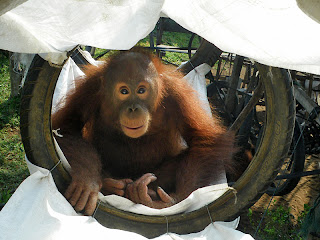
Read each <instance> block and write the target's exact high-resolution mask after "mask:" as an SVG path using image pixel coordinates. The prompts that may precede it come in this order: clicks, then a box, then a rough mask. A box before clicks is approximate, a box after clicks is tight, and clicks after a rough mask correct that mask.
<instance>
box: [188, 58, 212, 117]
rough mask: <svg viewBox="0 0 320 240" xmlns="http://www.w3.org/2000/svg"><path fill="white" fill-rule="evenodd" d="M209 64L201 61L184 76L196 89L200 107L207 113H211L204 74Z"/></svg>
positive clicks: (208, 68)
mask: <svg viewBox="0 0 320 240" xmlns="http://www.w3.org/2000/svg"><path fill="white" fill-rule="evenodd" d="M210 69H211V67H210V65H208V64H206V63H203V64H201V65H199V66H197V67H196V68H195V69H194V70H192V71H190V72H189V73H188V74H187V75H186V76H184V78H185V79H186V80H187V81H188V83H189V84H190V85H191V86H192V87H193V88H194V89H195V90H196V91H197V93H198V96H199V99H200V101H201V103H202V107H203V108H204V110H206V112H207V113H208V114H212V113H211V108H210V104H209V101H208V98H207V83H206V74H207V73H208V72H209V71H210Z"/></svg>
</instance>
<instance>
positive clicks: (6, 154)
mask: <svg viewBox="0 0 320 240" xmlns="http://www.w3.org/2000/svg"><path fill="white" fill-rule="evenodd" d="M0 90H1V91H0V203H5V202H7V201H8V199H9V198H10V196H11V193H12V192H14V190H15V189H16V188H17V187H18V185H19V184H20V183H21V182H22V181H23V180H24V179H25V178H26V177H27V176H28V170H27V167H26V163H25V161H24V153H23V146H22V143H21V138H20V130H19V121H20V120H19V103H20V97H19V96H18V97H14V98H10V75H9V59H8V57H7V56H5V55H4V54H2V53H0Z"/></svg>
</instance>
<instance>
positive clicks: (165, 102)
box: [52, 50, 234, 215]
mask: <svg viewBox="0 0 320 240" xmlns="http://www.w3.org/2000/svg"><path fill="white" fill-rule="evenodd" d="M85 74H86V76H85V77H83V78H82V79H80V81H81V83H80V84H79V86H78V87H77V88H76V90H75V91H74V92H73V93H71V94H70V95H68V97H67V100H66V104H65V106H64V107H62V108H61V109H60V110H59V111H58V112H57V113H55V114H54V115H53V118H52V125H53V129H58V128H60V129H61V130H60V133H61V134H62V135H63V137H62V138H57V141H58V143H59V145H60V146H61V148H62V150H63V152H64V154H65V156H66V157H67V159H68V161H69V163H70V165H71V167H72V171H71V177H72V181H71V183H70V185H69V187H68V189H67V191H66V193H65V197H66V198H67V199H68V200H69V202H70V203H71V204H72V205H73V206H74V207H75V209H76V210H77V211H81V210H83V209H85V213H86V214H87V215H91V214H92V213H93V212H94V210H95V207H96V202H97V198H98V192H99V191H101V192H102V193H104V194H117V195H120V196H124V197H127V198H128V199H130V200H132V201H133V202H135V203H141V204H144V205H146V206H149V207H153V208H164V207H169V206H172V205H173V204H175V203H177V202H179V201H181V200H183V199H184V198H186V197H187V196H188V195H189V194H190V193H191V192H192V191H194V190H196V189H197V188H199V187H204V186H208V185H210V184H211V183H212V182H213V181H214V180H215V179H216V178H217V177H218V176H217V174H218V173H220V172H221V171H223V170H224V169H225V167H228V166H230V165H231V164H230V163H231V159H232V155H233V154H234V140H233V139H234V136H233V135H232V134H230V133H229V132H227V131H226V129H225V128H224V127H223V126H222V125H221V124H220V122H219V120H218V119H217V118H216V117H215V116H210V115H209V114H208V113H206V112H205V110H203V108H202V106H201V104H200V102H199V100H198V97H197V95H196V93H195V92H194V90H193V89H192V87H190V86H189V85H188V84H187V83H186V81H185V80H184V79H183V78H182V75H181V74H180V73H179V72H177V71H176V70H175V69H173V68H172V67H170V66H167V65H164V64H162V63H161V61H160V60H159V59H158V58H157V57H155V56H153V55H152V54H151V53H148V52H144V51H142V50H131V51H125V52H120V53H118V54H115V55H113V56H112V57H110V59H109V60H108V61H107V62H106V63H104V64H102V65H100V66H98V67H95V66H92V67H90V68H88V69H87V71H86V72H85Z"/></svg>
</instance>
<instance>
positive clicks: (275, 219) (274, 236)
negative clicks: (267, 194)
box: [246, 201, 310, 240]
mask: <svg viewBox="0 0 320 240" xmlns="http://www.w3.org/2000/svg"><path fill="white" fill-rule="evenodd" d="M273 204H275V201H274V202H273ZM309 210H310V207H309V206H308V205H307V204H305V205H304V210H303V211H302V212H301V213H300V215H299V216H298V218H297V219H294V216H293V215H292V214H291V213H290V212H291V209H290V208H289V207H285V206H282V205H280V206H276V207H274V206H273V207H272V209H268V210H266V215H265V217H264V219H263V221H262V224H261V226H260V228H259V230H258V233H257V236H256V239H258V240H260V239H261V240H288V239H290V240H302V238H301V236H300V234H299V232H300V228H301V224H302V222H303V219H304V218H305V216H306V215H307V213H308V211H309ZM247 215H248V218H249V222H250V225H251V226H249V228H250V229H246V230H247V231H248V232H253V233H254V232H255V231H256V229H257V228H258V226H259V223H260V221H261V219H262V214H259V215H258V216H257V214H255V213H254V212H253V211H252V209H251V208H250V209H249V210H248V214H247ZM252 235H253V234H252Z"/></svg>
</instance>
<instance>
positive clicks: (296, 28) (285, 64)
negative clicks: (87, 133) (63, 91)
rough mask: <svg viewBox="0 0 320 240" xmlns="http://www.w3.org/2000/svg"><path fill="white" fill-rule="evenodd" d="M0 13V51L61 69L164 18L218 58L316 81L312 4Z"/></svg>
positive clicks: (163, 0) (31, 1) (33, 5)
mask: <svg viewBox="0 0 320 240" xmlns="http://www.w3.org/2000/svg"><path fill="white" fill-rule="evenodd" d="M19 3H22V4H20V5H18V4H19ZM16 5H18V6H17V7H15V6H16ZM0 6H2V11H1V12H2V13H3V14H2V15H1V16H0V26H1V27H0V49H6V50H10V51H14V52H23V53H50V54H48V55H47V56H46V59H48V60H50V61H51V62H56V63H57V62H60V63H61V62H62V61H63V60H64V59H65V54H62V55H61V53H65V51H69V50H71V49H73V48H74V47H75V46H76V45H77V44H82V45H89V46H94V47H99V48H105V49H129V48H131V47H132V46H134V45H135V44H136V43H137V42H138V41H139V40H140V39H142V38H144V37H146V36H147V35H148V34H149V33H150V32H151V31H152V30H153V29H154V27H155V25H156V23H157V21H158V19H159V17H160V16H163V15H165V16H168V17H170V18H172V19H173V20H175V21H176V22H177V23H179V24H180V25H181V26H183V27H184V28H186V29H188V30H190V31H192V32H195V33H197V34H198V35H200V36H201V37H204V38H205V39H207V40H208V41H210V42H212V43H214V44H215V45H216V46H217V47H219V48H220V49H222V50H223V51H227V52H232V53H237V54H239V55H242V56H246V57H249V58H251V59H254V60H256V61H258V62H260V63H264V64H267V65H271V66H277V67H282V68H289V69H296V70H301V71H305V72H310V73H315V74H320V47H319V41H318V39H320V24H319V21H320V16H319V15H320V14H319V13H318V12H320V2H319V1H315V0H297V1H296V0H281V1H279V0H242V1H235V0H197V1H192V0H153V1H146V0H144V1H141V0H123V1H106V0H95V1H91V0H82V1H78V0H64V1H60V0H51V1H43V0H27V1H23V0H11V1H10V2H8V1H7V0H6V1H4V2H1V5H0ZM300 7H301V8H300ZM8 10H10V11H8ZM317 10H318V11H317ZM59 53H60V54H59Z"/></svg>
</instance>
